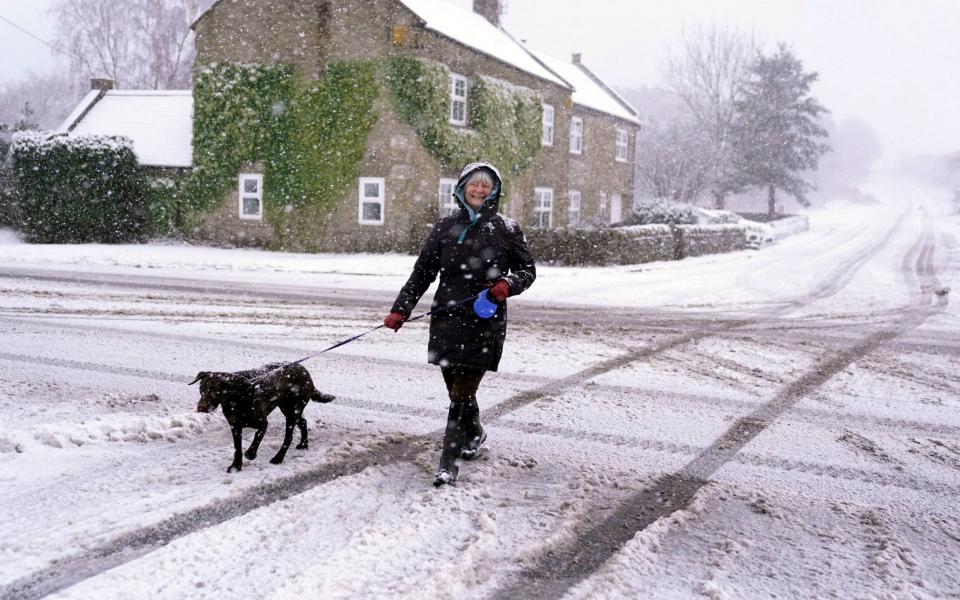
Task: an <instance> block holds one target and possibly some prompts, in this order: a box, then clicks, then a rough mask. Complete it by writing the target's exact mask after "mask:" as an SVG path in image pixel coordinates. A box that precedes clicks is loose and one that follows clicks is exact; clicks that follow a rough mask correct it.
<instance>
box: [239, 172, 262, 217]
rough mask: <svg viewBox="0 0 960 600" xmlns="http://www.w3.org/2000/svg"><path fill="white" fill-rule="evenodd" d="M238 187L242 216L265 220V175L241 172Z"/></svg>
mask: <svg viewBox="0 0 960 600" xmlns="http://www.w3.org/2000/svg"><path fill="white" fill-rule="evenodd" d="M237 189H238V190H239V192H240V193H239V194H238V196H239V197H240V218H241V219H253V220H257V221H261V220H263V175H260V174H259V173H241V174H240V182H239V184H238V187H237Z"/></svg>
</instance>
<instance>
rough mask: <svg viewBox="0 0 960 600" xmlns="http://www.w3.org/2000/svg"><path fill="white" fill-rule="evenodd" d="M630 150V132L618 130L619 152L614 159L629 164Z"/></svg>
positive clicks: (617, 151)
mask: <svg viewBox="0 0 960 600" xmlns="http://www.w3.org/2000/svg"><path fill="white" fill-rule="evenodd" d="M629 148H630V132H628V131H627V130H626V129H617V150H616V153H615V155H614V158H615V159H616V161H617V162H627V160H628V158H627V156H628V152H629Z"/></svg>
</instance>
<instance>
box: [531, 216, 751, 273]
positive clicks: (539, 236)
mask: <svg viewBox="0 0 960 600" xmlns="http://www.w3.org/2000/svg"><path fill="white" fill-rule="evenodd" d="M526 237H527V242H528V244H529V245H530V250H531V251H532V252H533V255H534V256H535V257H536V258H537V260H538V261H539V262H543V263H553V264H562V265H630V264H637V263H645V262H653V261H657V260H677V259H681V258H684V257H687V256H700V255H703V254H717V253H722V252H732V251H734V250H742V249H744V248H746V238H745V236H744V229H743V227H741V226H739V225H634V226H630V227H615V228H602V229H567V228H564V229H532V230H528V231H527V232H526Z"/></svg>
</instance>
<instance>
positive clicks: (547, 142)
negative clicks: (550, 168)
mask: <svg viewBox="0 0 960 600" xmlns="http://www.w3.org/2000/svg"><path fill="white" fill-rule="evenodd" d="M542 141H543V145H544V146H552V145H553V106H551V105H549V104H544V105H543V138H542Z"/></svg>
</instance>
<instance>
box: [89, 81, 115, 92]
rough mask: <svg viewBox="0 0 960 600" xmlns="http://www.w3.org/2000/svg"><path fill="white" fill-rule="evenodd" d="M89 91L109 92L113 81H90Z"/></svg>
mask: <svg viewBox="0 0 960 600" xmlns="http://www.w3.org/2000/svg"><path fill="white" fill-rule="evenodd" d="M90 89H91V90H100V91H101V92H107V91H110V90H112V89H113V80H112V79H91V80H90Z"/></svg>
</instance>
